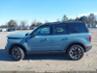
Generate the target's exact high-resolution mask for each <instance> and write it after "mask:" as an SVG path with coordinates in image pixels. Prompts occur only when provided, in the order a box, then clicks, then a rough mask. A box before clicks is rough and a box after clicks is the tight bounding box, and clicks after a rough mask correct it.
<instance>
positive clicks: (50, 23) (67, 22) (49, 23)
mask: <svg viewBox="0 0 97 73" xmlns="http://www.w3.org/2000/svg"><path fill="white" fill-rule="evenodd" d="M69 23H83V22H81V21H66V22H48V23H45V24H44V25H52V24H54V25H55V24H69Z"/></svg>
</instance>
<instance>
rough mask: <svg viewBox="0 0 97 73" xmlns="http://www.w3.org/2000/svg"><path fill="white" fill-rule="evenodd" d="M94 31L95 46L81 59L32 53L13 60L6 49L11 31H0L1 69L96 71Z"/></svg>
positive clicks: (95, 36) (95, 35) (96, 32)
mask: <svg viewBox="0 0 97 73" xmlns="http://www.w3.org/2000/svg"><path fill="white" fill-rule="evenodd" d="M90 31H91V32H92V45H93V48H92V49H91V50H90V51H89V52H87V53H85V55H84V57H83V58H82V59H81V60H79V61H72V60H68V59H67V58H66V57H65V55H64V54H46V55H32V56H29V57H28V58H27V59H25V60H23V61H18V62H16V61H12V59H11V58H10V56H9V55H8V54H6V52H5V51H4V47H5V45H6V36H7V35H8V34H10V33H8V32H3V33H0V71H34V72H63V71H96V70H97V29H90Z"/></svg>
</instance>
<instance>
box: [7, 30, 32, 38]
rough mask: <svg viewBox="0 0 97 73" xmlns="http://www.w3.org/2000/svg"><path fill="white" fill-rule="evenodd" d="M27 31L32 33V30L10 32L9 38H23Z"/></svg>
mask: <svg viewBox="0 0 97 73" xmlns="http://www.w3.org/2000/svg"><path fill="white" fill-rule="evenodd" d="M27 33H31V31H14V32H9V35H8V38H10V39H22V38H24V37H25V36H26V34H27Z"/></svg>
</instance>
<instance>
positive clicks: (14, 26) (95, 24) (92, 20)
mask: <svg viewBox="0 0 97 73" xmlns="http://www.w3.org/2000/svg"><path fill="white" fill-rule="evenodd" d="M66 21H81V22H84V23H85V24H86V25H87V26H88V27H89V28H97V17H96V15H95V14H93V13H91V14H89V15H88V16H81V17H76V18H75V19H71V18H68V17H67V16H66V15H64V16H63V17H62V19H61V20H56V22H66ZM41 24H43V23H41V22H36V21H33V22H32V24H31V25H30V26H28V25H27V23H26V22H25V21H21V22H20V24H19V25H18V23H17V22H16V21H15V20H9V21H8V22H7V23H6V24H4V25H1V26H0V28H8V29H9V30H10V29H11V30H27V29H33V28H34V27H35V26H39V25H41Z"/></svg>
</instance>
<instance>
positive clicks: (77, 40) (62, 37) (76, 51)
mask: <svg viewBox="0 0 97 73" xmlns="http://www.w3.org/2000/svg"><path fill="white" fill-rule="evenodd" d="M91 47H92V46H91V34H90V32H89V30H88V28H87V27H86V25H85V24H84V23H82V22H77V21H72V22H54V23H46V24H44V25H40V26H38V27H36V28H35V29H33V30H32V31H31V33H29V34H28V33H27V32H25V33H24V32H18V33H14V34H10V35H9V36H8V39H7V45H6V50H7V52H8V53H9V54H10V55H11V56H12V58H13V59H14V60H17V61H19V60H22V59H24V58H25V57H26V56H27V55H28V54H33V53H46V52H48V53H51V52H64V53H67V55H68V57H69V58H70V59H72V60H79V59H81V58H82V57H83V55H84V53H85V52H86V51H88V50H90V49H91Z"/></svg>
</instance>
